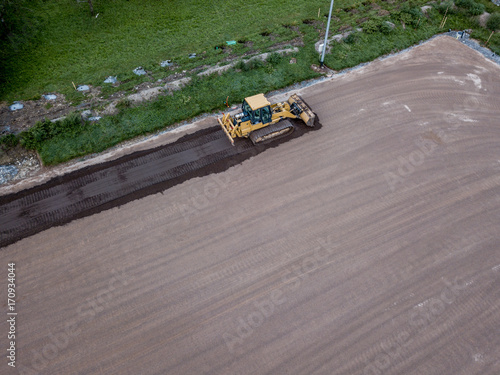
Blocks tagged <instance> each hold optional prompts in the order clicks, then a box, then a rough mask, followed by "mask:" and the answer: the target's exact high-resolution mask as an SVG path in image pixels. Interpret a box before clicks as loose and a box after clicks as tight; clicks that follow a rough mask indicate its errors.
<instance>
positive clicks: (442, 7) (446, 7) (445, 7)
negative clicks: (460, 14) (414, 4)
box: [434, 1, 457, 15]
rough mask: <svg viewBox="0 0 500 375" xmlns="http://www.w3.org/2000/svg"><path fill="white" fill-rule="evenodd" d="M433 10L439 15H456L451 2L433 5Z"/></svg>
mask: <svg viewBox="0 0 500 375" xmlns="http://www.w3.org/2000/svg"><path fill="white" fill-rule="evenodd" d="M434 9H436V10H437V11H438V12H439V13H441V14H443V15H444V14H447V15H448V14H455V13H457V11H456V8H455V7H454V4H453V1H444V2H442V3H440V4H434Z"/></svg>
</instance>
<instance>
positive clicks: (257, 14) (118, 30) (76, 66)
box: [0, 0, 325, 100]
mask: <svg viewBox="0 0 500 375" xmlns="http://www.w3.org/2000/svg"><path fill="white" fill-rule="evenodd" d="M29 3H30V5H26V8H30V9H31V10H32V11H33V12H28V13H29V14H28V15H29V16H31V13H34V15H33V18H34V19H36V20H37V22H38V25H37V26H36V27H35V28H34V30H33V34H35V33H36V36H34V37H33V38H32V40H30V43H19V44H18V45H17V46H16V47H17V48H18V50H17V51H15V50H11V51H8V50H7V51H6V52H7V56H6V59H5V60H4V64H5V67H4V72H5V77H4V79H5V82H4V84H3V85H2V89H1V93H0V100H2V99H3V100H15V99H27V98H30V97H36V96H37V95H40V94H43V93H44V92H49V91H58V92H66V91H67V90H71V88H72V83H71V82H75V84H83V83H85V84H92V85H101V84H102V81H103V80H104V79H105V78H106V77H107V76H109V75H119V78H120V79H121V80H127V79H132V78H134V76H133V73H132V70H133V69H134V68H136V67H137V66H142V67H144V68H146V69H147V70H150V71H152V72H153V73H154V74H155V78H156V76H157V77H158V78H161V76H162V75H165V74H166V72H165V69H161V68H160V66H159V63H160V62H161V61H162V60H166V59H173V60H174V61H176V62H177V63H179V64H180V65H186V64H190V65H193V63H198V64H201V63H205V61H200V60H202V59H203V60H206V61H208V62H210V61H212V62H213V61H216V60H217V55H218V54H221V53H222V51H221V50H215V47H216V46H218V45H223V44H225V42H226V41H228V40H237V41H238V40H239V41H245V40H252V41H253V42H254V48H255V47H256V48H259V47H265V46H266V45H270V44H272V43H273V41H271V40H270V38H268V37H266V36H262V35H260V34H261V33H266V32H267V33H273V34H275V36H276V38H277V40H275V41H274V42H276V41H279V40H286V39H291V38H293V36H294V35H293V33H292V32H291V31H290V29H287V28H285V27H282V26H281V25H283V24H284V25H290V24H293V23H299V22H301V20H302V19H304V18H311V17H314V16H317V14H318V9H319V8H320V7H321V6H322V7H323V8H324V7H325V1H318V0H307V1H304V0H301V1H294V2H291V1H287V0H269V1H261V0H232V1H219V2H216V3H213V2H207V1H202V0H182V1H180V0H156V1H151V2H150V1H141V0H128V1H127V0H114V1H104V0H102V1H100V0H94V11H95V13H96V14H97V13H98V14H99V15H98V16H97V18H96V17H91V16H90V12H89V6H88V4H87V3H86V2H80V3H78V2H76V1H74V0H73V1H69V0H52V1H47V2H44V1H33V2H29ZM233 49H234V48H233ZM243 49H244V46H243V45H242V44H241V43H240V44H239V45H237V47H236V51H235V52H236V53H238V52H242V51H241V50H243ZM238 50H240V51H238ZM204 52H205V53H204ZM189 53H197V54H198V55H199V56H200V58H198V59H195V60H196V61H188V54H189ZM184 67H185V66H184ZM162 73H163V74H162Z"/></svg>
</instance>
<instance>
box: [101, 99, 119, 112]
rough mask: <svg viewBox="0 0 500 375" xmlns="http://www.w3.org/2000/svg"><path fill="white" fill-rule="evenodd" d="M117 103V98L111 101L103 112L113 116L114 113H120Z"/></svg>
mask: <svg viewBox="0 0 500 375" xmlns="http://www.w3.org/2000/svg"><path fill="white" fill-rule="evenodd" d="M117 103H118V100H115V101H114V102H111V103H109V105H108V106H107V107H106V108H104V110H103V111H102V114H103V115H108V116H113V115H116V114H118V112H120V110H119V109H118V108H116V104H117Z"/></svg>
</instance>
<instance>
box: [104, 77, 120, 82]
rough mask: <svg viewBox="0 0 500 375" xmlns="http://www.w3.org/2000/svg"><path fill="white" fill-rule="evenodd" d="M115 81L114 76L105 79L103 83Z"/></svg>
mask: <svg viewBox="0 0 500 375" xmlns="http://www.w3.org/2000/svg"><path fill="white" fill-rule="evenodd" d="M116 81H117V79H116V76H114V77H113V76H109V77H108V78H106V79H105V80H104V83H116Z"/></svg>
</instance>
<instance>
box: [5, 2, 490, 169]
mask: <svg viewBox="0 0 500 375" xmlns="http://www.w3.org/2000/svg"><path fill="white" fill-rule="evenodd" d="M18 1H19V2H20V5H19V8H22V9H25V12H24V13H23V14H24V15H20V14H18V13H13V14H14V15H16V14H17V17H18V18H15V17H14V18H13V19H14V20H17V21H16V22H17V23H15V26H16V25H17V28H16V27H14V28H13V29H12V30H11V32H10V34H9V35H8V37H7V38H5V33H4V34H3V38H2V41H1V43H2V44H1V47H2V56H3V57H4V58H2V64H3V66H2V69H1V70H0V74H1V76H0V78H1V79H2V81H3V82H2V85H1V92H0V100H7V101H12V100H20V99H24V100H26V99H29V98H37V97H39V96H40V95H41V94H44V93H48V92H59V93H62V94H65V95H66V97H67V98H68V99H69V100H70V101H72V102H73V103H78V102H80V101H82V100H84V96H83V95H82V94H81V93H79V92H77V91H75V90H74V88H73V84H72V82H74V83H75V84H77V85H78V84H90V85H93V86H102V87H103V91H102V93H103V95H109V94H111V93H113V92H116V91H118V90H122V91H123V90H125V91H133V88H134V86H136V85H137V84H138V83H141V82H144V81H150V82H155V81H156V80H158V79H162V78H165V77H166V76H168V75H169V74H173V73H178V72H182V71H184V70H186V71H188V73H187V74H190V73H189V70H190V69H193V68H196V67H198V66H206V65H213V64H215V63H217V62H220V61H224V60H225V59H226V60H227V59H228V58H231V59H239V58H240V57H241V56H243V55H244V54H247V53H250V54H251V53H258V52H264V51H266V50H269V49H270V48H272V47H273V46H275V47H276V46H278V45H279V46H285V45H286V44H287V43H288V42H289V41H291V40H297V39H299V40H300V41H301V42H302V44H303V46H302V47H300V49H299V52H298V53H296V54H295V55H294V57H295V58H296V59H297V64H289V63H288V60H289V58H286V59H283V58H282V59H280V58H274V59H271V60H272V61H268V62H267V63H262V64H253V65H250V64H247V65H241V66H240V68H243V69H240V72H236V71H235V70H230V71H229V72H227V73H225V74H222V75H221V76H218V75H215V76H209V77H206V78H203V79H198V78H196V76H195V75H194V74H191V75H192V76H193V77H194V79H193V80H192V82H191V83H190V84H189V85H188V86H187V87H185V88H184V89H183V90H181V91H178V92H175V93H174V94H173V95H172V96H162V97H159V99H157V100H156V101H153V102H150V103H146V104H144V105H140V106H137V107H133V108H130V107H127V106H124V107H123V108H121V111H120V113H119V114H118V115H115V116H105V117H104V118H103V119H102V120H101V121H99V122H98V123H94V124H88V123H87V124H84V125H81V124H79V122H78V121H73V120H71V121H69V122H66V123H64V124H60V125H57V126H52V125H50V124H48V123H47V124H43V123H40V124H38V125H36V126H35V127H34V128H32V130H30V131H29V132H26V133H21V134H20V135H18V138H19V140H20V143H21V145H24V147H26V148H32V149H36V150H37V151H38V152H39V154H40V156H41V158H42V161H43V162H44V163H45V164H57V163H60V162H63V161H66V160H69V159H71V158H74V157H78V156H82V155H85V154H89V153H93V152H99V151H102V150H104V149H106V148H108V147H111V146H113V145H115V144H117V143H119V142H121V141H123V140H125V139H130V138H132V137H135V136H137V135H141V134H145V133H150V132H154V131H157V130H160V129H164V128H165V127H167V126H169V125H172V124H174V123H176V122H179V121H181V120H184V119H188V118H192V117H194V116H196V115H199V114H201V113H206V112H211V111H214V110H217V109H221V108H223V101H224V99H225V98H226V96H227V95H229V96H230V98H231V99H230V100H231V102H232V103H235V102H240V101H241V100H242V99H243V98H244V97H245V96H247V95H252V94H255V93H258V92H268V91H270V90H274V89H279V88H282V87H285V86H287V85H290V84H292V83H294V82H300V81H303V80H306V79H310V78H314V77H317V76H319V75H318V73H315V72H314V71H313V70H311V69H310V66H311V64H317V63H318V60H319V55H318V54H317V52H316V51H315V50H314V43H315V42H317V41H318V40H319V39H320V38H322V33H324V30H325V27H326V21H327V17H326V16H327V15H328V8H329V4H330V1H324V0H322V1H317V0H312V1H305V0H297V1H294V2H291V1H285V0H269V1H262V0H245V1H243V0H234V1H220V2H218V3H217V4H213V3H207V2H204V1H200V0H185V1H177V0H174V1H172V0H169V1H167V0H157V1H155V2H148V3H145V2H141V1H138V0H129V1H126V0H114V1H100V0H94V2H93V3H94V10H95V14H96V15H97V14H98V16H97V17H95V16H93V17H91V16H90V12H89V7H88V4H87V3H86V2H77V1H62V0H53V1H43V0H18ZM461 1H465V3H466V5H467V6H469V8H470V9H466V8H458V9H451V8H450V9H449V11H448V13H447V15H448V21H447V23H446V25H445V27H444V28H442V29H440V28H439V24H440V23H441V20H442V19H443V13H444V12H445V11H446V9H447V8H448V5H449V4H445V5H442V6H440V7H438V8H439V9H434V8H432V9H430V10H429V11H428V12H427V14H426V15H424V14H423V13H422V12H421V11H420V7H421V6H422V5H425V4H427V3H428V1H427V0H411V1H397V0H396V1H382V0H364V1H361V0H338V1H336V2H335V6H334V12H333V19H332V24H331V31H330V35H334V34H337V33H339V32H341V31H345V30H352V31H355V30H356V29H357V28H362V29H363V31H362V32H356V31H355V32H354V33H353V35H351V36H350V37H349V38H348V39H346V40H344V41H343V42H341V43H333V44H332V52H331V53H330V54H328V55H327V56H326V59H325V62H326V64H327V65H328V66H329V67H331V68H333V69H336V70H341V69H344V68H348V67H352V66H355V65H357V64H359V63H362V62H366V61H371V60H373V59H375V58H377V57H378V56H381V55H383V54H387V53H391V52H396V51H398V50H401V49H404V48H407V47H409V46H411V45H413V44H415V43H418V42H419V41H421V40H425V39H427V38H429V37H431V36H432V35H434V34H436V33H439V32H442V31H445V30H447V29H448V28H451V29H456V30H463V29H465V28H472V29H474V37H475V38H478V39H479V40H481V41H486V39H487V38H488V36H489V35H490V31H489V30H486V29H483V28H480V27H479V26H478V24H477V17H476V16H474V15H473V14H471V12H477V9H478V8H479V10H482V9H486V10H487V11H488V12H494V11H496V9H495V8H496V7H495V6H494V5H493V4H492V3H491V2H489V0H476V2H474V0H461ZM471 2H472V3H471ZM6 3H10V4H13V2H9V1H8V0H0V5H2V6H4V5H5V4H6ZM478 4H479V5H478ZM23 7H24V8H23ZM2 9H3V10H2ZM5 9H7V8H5V7H4V8H1V7H0V11H1V12H2V16H3V15H4V14H5ZM26 9H28V10H26ZM471 9H472V10H471ZM7 10H8V9H7ZM6 19H7V22H9V18H8V17H6ZM387 21H388V22H391V23H392V24H394V25H395V27H394V28H391V27H388V24H387ZM20 31H21V32H20ZM227 40H235V41H237V42H238V43H237V44H236V45H234V46H227V45H226V44H225V42H226V41H227ZM216 47H219V48H216ZM221 47H225V48H221ZM489 47H490V48H491V49H493V50H494V51H495V52H497V53H499V52H500V33H496V34H495V35H494V36H493V37H492V38H491V39H490V44H489ZM190 53H196V54H197V57H196V58H195V59H189V58H188V55H189V54H190ZM275 57H276V56H275ZM166 59H171V60H173V61H174V62H175V63H176V68H175V69H168V68H162V67H160V62H161V61H162V60H166ZM137 66H142V67H144V68H145V69H146V70H147V71H148V72H150V73H149V75H148V76H142V77H138V76H136V75H134V74H133V73H132V70H133V69H134V68H136V67H137ZM109 75H116V76H118V80H119V81H120V82H121V84H120V86H119V87H117V88H111V87H109V86H108V87H105V85H104V84H103V80H104V79H105V78H106V77H107V76H109ZM9 142H11V140H10V139H9ZM3 144H4V145H5V144H6V142H3ZM0 146H2V142H1V139H0Z"/></svg>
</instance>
